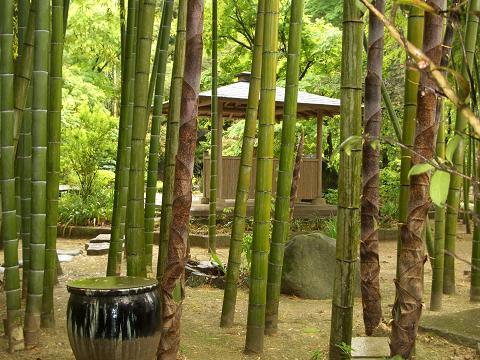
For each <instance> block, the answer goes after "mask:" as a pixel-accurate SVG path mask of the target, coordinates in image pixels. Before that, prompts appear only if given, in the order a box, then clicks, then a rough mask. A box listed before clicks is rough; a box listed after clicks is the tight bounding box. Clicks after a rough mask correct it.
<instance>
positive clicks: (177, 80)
mask: <svg viewBox="0 0 480 360" xmlns="http://www.w3.org/2000/svg"><path fill="white" fill-rule="evenodd" d="M178 9H179V10H178V18H177V38H176V42H175V54H174V59H173V69H172V82H171V85H170V96H169V109H168V121H167V137H166V143H165V165H164V178H163V192H162V214H161V218H160V238H159V251H158V263H157V279H158V280H159V281H162V279H163V273H164V271H165V267H166V264H167V252H168V239H169V237H170V225H171V223H172V203H173V185H174V179H175V157H176V156H177V151H178V136H179V134H178V132H179V124H180V104H181V94H182V83H183V72H184V67H185V46H186V27H187V0H179V3H178Z"/></svg>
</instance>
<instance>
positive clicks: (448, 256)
mask: <svg viewBox="0 0 480 360" xmlns="http://www.w3.org/2000/svg"><path fill="white" fill-rule="evenodd" d="M479 13H480V0H471V1H470V4H469V9H468V16H467V23H466V30H465V35H464V41H465V53H466V59H464V61H462V71H461V73H462V76H463V77H464V78H465V79H468V72H469V69H471V68H472V65H473V56H474V54H475V47H476V43H477V32H478V14H479ZM458 91H459V94H458V95H459V98H461V99H466V98H467V96H468V93H466V92H465V89H463V88H462V87H459V89H458ZM466 101H467V102H468V99H466ZM462 114H463V113H462V112H460V111H457V117H456V121H455V134H456V135H458V136H460V138H461V141H460V143H459V144H458V147H457V149H456V151H455V153H454V155H453V164H454V166H455V169H456V171H457V172H458V173H463V160H464V139H465V132H466V130H467V119H466V117H465V116H463V115H462ZM462 184H463V180H462V177H461V176H459V175H458V174H456V173H452V174H451V177H450V187H449V190H448V198H447V215H446V223H445V250H446V252H445V264H444V274H443V276H444V278H443V293H444V294H449V295H451V294H454V293H455V258H454V257H453V254H455V242H456V236H457V221H458V208H459V203H460V188H461V187H462Z"/></svg>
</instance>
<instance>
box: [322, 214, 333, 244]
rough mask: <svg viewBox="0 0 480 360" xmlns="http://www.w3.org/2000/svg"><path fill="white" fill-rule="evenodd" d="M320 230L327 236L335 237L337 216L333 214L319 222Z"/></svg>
mask: <svg viewBox="0 0 480 360" xmlns="http://www.w3.org/2000/svg"><path fill="white" fill-rule="evenodd" d="M321 231H322V233H324V234H325V235H327V236H328V237H331V238H333V239H336V238H337V217H336V216H333V217H330V218H328V219H324V220H322V222H321Z"/></svg>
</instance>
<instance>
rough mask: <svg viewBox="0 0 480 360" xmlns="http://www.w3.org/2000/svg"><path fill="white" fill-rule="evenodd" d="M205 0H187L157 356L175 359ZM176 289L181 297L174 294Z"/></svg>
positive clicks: (180, 308) (183, 294)
mask: <svg viewBox="0 0 480 360" xmlns="http://www.w3.org/2000/svg"><path fill="white" fill-rule="evenodd" d="M203 6H204V5H203V0H188V15H187V29H186V30H187V32H186V49H185V58H186V63H185V72H184V76H183V88H182V97H181V112H180V129H179V143H180V146H179V149H178V153H177V156H176V159H175V162H176V165H175V183H174V197H173V205H172V214H173V217H172V223H171V229H170V238H169V242H168V261H167V264H166V267H165V274H164V279H163V282H162V288H161V290H162V299H163V304H162V309H163V314H162V323H163V333H162V339H161V341H160V347H159V352H158V359H162V360H170V359H176V358H177V353H178V351H179V344H180V319H181V314H182V306H183V305H182V303H183V300H184V298H185V275H184V274H185V263H186V256H187V241H188V228H189V220H190V208H191V205H192V178H193V167H194V164H195V148H196V143H197V109H198V105H197V102H198V94H199V92H200V79H201V72H202V51H203V44H202V33H203ZM175 289H178V290H179V294H180V295H179V297H178V298H176V297H175V294H174V293H175Z"/></svg>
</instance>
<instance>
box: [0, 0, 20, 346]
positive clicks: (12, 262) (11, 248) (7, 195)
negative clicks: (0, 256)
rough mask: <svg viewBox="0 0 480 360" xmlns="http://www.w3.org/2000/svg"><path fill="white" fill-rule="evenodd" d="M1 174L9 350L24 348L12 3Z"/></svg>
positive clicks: (0, 23)
mask: <svg viewBox="0 0 480 360" xmlns="http://www.w3.org/2000/svg"><path fill="white" fill-rule="evenodd" d="M0 48H1V49H2V53H1V54H0V94H1V96H0V120H1V122H0V126H1V129H2V131H1V139H0V140H1V141H0V159H1V160H0V161H1V162H0V165H1V169H2V171H0V179H1V182H0V184H1V192H2V196H1V208H2V223H1V235H2V243H3V246H4V255H5V259H4V260H5V265H4V266H5V293H6V297H7V304H6V305H7V306H6V308H7V323H6V326H7V328H6V329H5V333H6V334H7V335H8V343H9V350H10V351H11V352H12V351H15V350H20V349H21V348H22V347H23V341H22V340H23V332H22V321H21V312H20V306H21V290H20V272H19V270H18V239H17V229H16V228H17V219H16V214H15V174H14V167H15V164H14V162H15V151H14V147H13V144H14V139H13V131H14V126H15V119H14V116H13V115H14V114H13V108H14V92H13V89H14V88H13V76H14V69H13V1H12V0H5V1H2V2H1V4H0Z"/></svg>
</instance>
